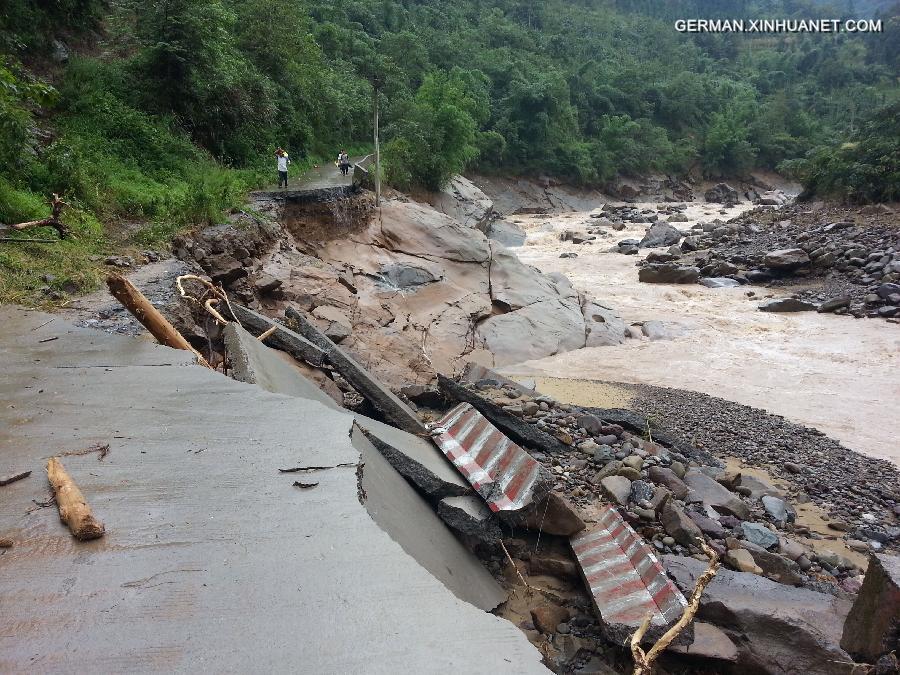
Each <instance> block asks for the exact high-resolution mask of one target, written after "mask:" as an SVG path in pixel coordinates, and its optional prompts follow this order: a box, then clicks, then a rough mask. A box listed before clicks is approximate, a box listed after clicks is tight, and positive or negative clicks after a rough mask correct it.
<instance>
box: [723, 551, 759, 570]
mask: <svg viewBox="0 0 900 675" xmlns="http://www.w3.org/2000/svg"><path fill="white" fill-rule="evenodd" d="M725 562H726V563H727V564H728V565H729V566H730V567H732V568H733V569H736V570H737V571H738V572H749V573H751V574H762V572H763V571H762V568H761V567H760V566H759V565H757V564H756V563H755V562H754V561H753V556H752V555H750V551H748V550H746V549H743V548H735V549H731V550H730V551H728V553H726V554H725Z"/></svg>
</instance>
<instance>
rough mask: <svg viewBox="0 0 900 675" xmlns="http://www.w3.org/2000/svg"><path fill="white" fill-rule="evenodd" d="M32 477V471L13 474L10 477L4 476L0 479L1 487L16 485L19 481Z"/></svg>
mask: <svg viewBox="0 0 900 675" xmlns="http://www.w3.org/2000/svg"><path fill="white" fill-rule="evenodd" d="M30 475H31V471H20V472H19V473H11V474H10V475H8V476H3V477H2V478H0V486H2V485H9V484H10V483H15V482H16V481H17V480H22V479H23V478H28V476H30Z"/></svg>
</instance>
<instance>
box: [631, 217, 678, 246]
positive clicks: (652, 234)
mask: <svg viewBox="0 0 900 675" xmlns="http://www.w3.org/2000/svg"><path fill="white" fill-rule="evenodd" d="M679 239H681V232H679V231H678V228H676V227H674V226H672V225H669V224H668V223H654V224H653V225H651V226H650V229H648V230H647V234H645V235H644V238H643V239H641V243H640V244H639V246H640V248H658V247H661V246H671V245H672V244H677V243H678V240H679Z"/></svg>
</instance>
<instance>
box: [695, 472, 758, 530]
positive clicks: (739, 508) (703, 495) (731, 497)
mask: <svg viewBox="0 0 900 675" xmlns="http://www.w3.org/2000/svg"><path fill="white" fill-rule="evenodd" d="M684 482H685V484H686V485H687V486H688V487H689V488H690V489H691V490H693V491H694V492H695V493H696V494H697V496H698V497H699V499H700V500H702V502H703V505H704V506H707V507H709V508H712V509H714V510H715V511H717V512H718V513H721V514H723V515H725V514H727V515H731V516H736V517H737V518H740V519H741V520H747V519H749V518H750V507H749V506H747V505H746V504H745V503H744V502H743V501H741V499H740V498H739V497H738V496H737V495H736V494H734V493H733V492H730V491H729V490H728V489H727V488H724V487H722V486H721V485H720V484H719V483H717V482H716V481H715V480H713V479H712V478H710V477H709V476H707V475H706V474H705V473H703V472H702V471H697V470H696V469H691V470H690V471H688V472H687V473H686V474H685V475H684Z"/></svg>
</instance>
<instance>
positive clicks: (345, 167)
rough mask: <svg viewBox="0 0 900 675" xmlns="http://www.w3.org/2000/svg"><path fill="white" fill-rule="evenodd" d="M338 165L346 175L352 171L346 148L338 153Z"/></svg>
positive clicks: (343, 174)
mask: <svg viewBox="0 0 900 675" xmlns="http://www.w3.org/2000/svg"><path fill="white" fill-rule="evenodd" d="M337 165H338V168H339V169H340V170H341V175H342V176H346V175H347V174H348V173H350V156H349V155H348V154H347V151H346V150H341V151H340V153H338V158H337Z"/></svg>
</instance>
